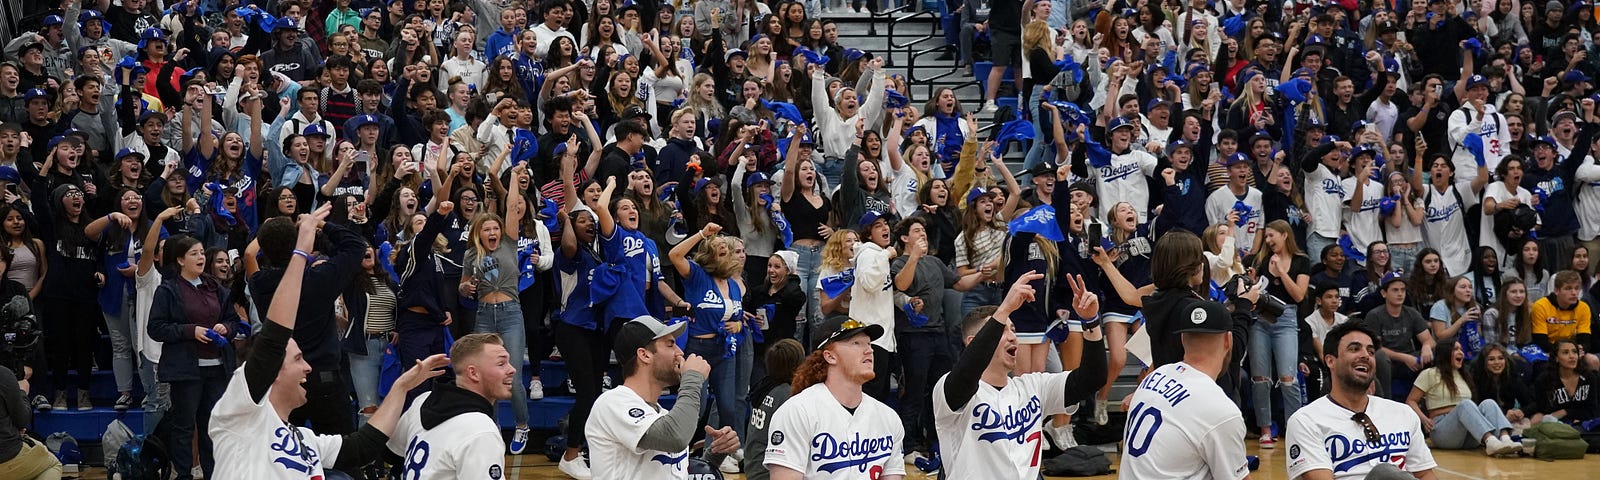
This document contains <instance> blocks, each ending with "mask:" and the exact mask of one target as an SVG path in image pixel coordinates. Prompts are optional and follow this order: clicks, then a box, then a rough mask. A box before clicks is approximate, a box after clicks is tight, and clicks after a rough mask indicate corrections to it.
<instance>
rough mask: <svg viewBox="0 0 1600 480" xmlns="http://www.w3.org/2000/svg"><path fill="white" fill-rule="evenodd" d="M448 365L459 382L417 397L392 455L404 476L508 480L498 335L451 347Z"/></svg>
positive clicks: (509, 372) (392, 442) (503, 367)
mask: <svg viewBox="0 0 1600 480" xmlns="http://www.w3.org/2000/svg"><path fill="white" fill-rule="evenodd" d="M424 247H426V246H424ZM450 364H451V370H453V371H454V372H455V377H456V381H455V382H453V383H445V382H439V383H437V384H435V385H434V386H433V391H431V392H427V393H424V394H422V395H418V396H417V399H416V401H415V402H413V403H412V404H411V408H408V409H406V411H405V413H404V414H402V415H401V416H400V421H399V422H398V424H397V425H396V426H395V432H394V435H393V436H391V437H389V451H391V452H394V454H396V455H400V456H402V457H404V460H403V461H401V462H400V465H401V471H402V473H401V477H403V478H493V479H499V478H504V466H503V463H504V462H505V458H506V457H505V455H503V454H501V452H504V451H506V445H505V440H504V439H503V438H501V437H500V425H499V424H498V423H495V419H494V404H495V402H499V401H501V400H509V399H510V398H511V388H512V386H511V384H512V380H513V379H514V378H515V377H516V373H517V370H516V368H515V367H513V366H512V365H511V354H510V353H509V352H507V351H506V347H505V345H504V344H502V343H501V342H500V336H499V335H495V334H493V333H474V334H471V335H467V336H464V337H461V338H460V339H458V340H456V343H455V344H454V345H452V346H451V347H450ZM391 395H393V394H392V393H391Z"/></svg>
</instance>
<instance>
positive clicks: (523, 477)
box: [80, 446, 1600, 480]
mask: <svg viewBox="0 0 1600 480" xmlns="http://www.w3.org/2000/svg"><path fill="white" fill-rule="evenodd" d="M1250 451H1251V453H1255V452H1256V448H1255V447H1254V446H1251V447H1250ZM1266 452H1267V455H1265V456H1263V457H1262V458H1261V469H1259V470H1257V471H1255V472H1253V473H1252V478H1254V479H1257V480H1263V479H1264V480H1286V479H1285V477H1286V475H1285V474H1286V473H1287V472H1285V471H1284V470H1283V456H1284V453H1283V452H1284V451H1283V449H1276V450H1267V451H1266ZM1433 455H1434V458H1435V459H1437V460H1438V461H1439V468H1438V469H1435V470H1434V473H1436V474H1438V477H1439V478H1440V479H1444V480H1456V479H1467V480H1488V479H1505V480H1522V479H1528V480H1532V479H1544V480H1577V479H1583V478H1597V477H1600V474H1597V473H1596V472H1595V471H1594V470H1595V468H1596V467H1600V461H1596V460H1597V458H1600V457H1588V458H1585V459H1583V460H1564V461H1559V462H1546V461H1541V460H1534V459H1532V458H1497V459H1490V458H1488V457H1485V456H1483V455H1482V453H1481V452H1478V451H1441V450H1434V452H1433ZM506 466H507V467H509V468H507V469H506V470H507V472H506V473H507V475H506V478H507V479H509V480H566V478H567V476H566V475H562V474H561V472H560V471H559V470H556V466H555V464H554V463H551V462H550V461H548V460H546V459H545V457H544V455H520V456H507V457H506ZM907 468H908V469H909V470H915V468H911V467H910V466H909V465H908V466H907ZM1112 468H1113V469H1115V468H1116V457H1115V455H1113V457H1112ZM726 477H727V480H735V479H743V478H744V477H743V476H740V475H727V476H726ZM80 478H82V479H83V480H99V479H103V478H105V473H104V470H103V469H98V468H96V469H91V470H90V471H88V472H85V473H84V474H83V476H81V477H80ZM909 478H910V479H911V480H924V479H929V478H932V477H928V476H926V475H923V474H922V473H921V472H916V473H912V474H911V476H910V477H909ZM1048 478H1058V477H1048ZM1059 478H1066V477H1059ZM1092 478H1100V479H1112V478H1117V477H1116V475H1115V474H1113V475H1105V476H1101V477H1092Z"/></svg>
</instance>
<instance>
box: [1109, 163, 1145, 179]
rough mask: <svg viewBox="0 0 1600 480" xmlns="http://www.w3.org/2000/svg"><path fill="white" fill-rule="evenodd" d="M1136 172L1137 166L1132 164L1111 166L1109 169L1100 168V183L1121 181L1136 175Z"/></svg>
mask: <svg viewBox="0 0 1600 480" xmlns="http://www.w3.org/2000/svg"><path fill="white" fill-rule="evenodd" d="M1138 171H1139V164H1137V163H1132V162H1130V163H1126V164H1122V165H1112V166H1109V167H1100V180H1102V181H1104V182H1106V183H1111V182H1115V181H1117V180H1122V179H1124V178H1127V177H1128V176H1129V175H1133V174H1134V173H1136V172H1138Z"/></svg>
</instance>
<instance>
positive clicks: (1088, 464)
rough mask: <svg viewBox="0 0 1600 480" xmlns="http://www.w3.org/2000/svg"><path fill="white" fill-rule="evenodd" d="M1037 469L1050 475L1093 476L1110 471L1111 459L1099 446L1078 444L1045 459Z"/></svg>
mask: <svg viewBox="0 0 1600 480" xmlns="http://www.w3.org/2000/svg"><path fill="white" fill-rule="evenodd" d="M1039 470H1040V471H1041V472H1043V473H1044V474H1045V475H1046V476H1051V477H1093V476H1096V475H1105V474H1108V473H1111V459H1110V458H1108V457H1106V453H1105V452H1102V451H1100V449H1099V448H1095V447H1090V446H1083V445H1080V446H1076V447H1072V448H1069V449H1066V450H1065V451H1063V452H1061V454H1060V455H1056V456H1054V457H1050V458H1048V459H1045V461H1044V463H1043V464H1041V465H1040V466H1039Z"/></svg>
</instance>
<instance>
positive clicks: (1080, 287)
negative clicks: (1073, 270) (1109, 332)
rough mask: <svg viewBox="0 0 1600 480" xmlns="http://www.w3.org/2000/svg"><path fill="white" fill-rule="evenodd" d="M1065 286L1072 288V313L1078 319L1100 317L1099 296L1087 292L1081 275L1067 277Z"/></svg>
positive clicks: (1086, 286)
mask: <svg viewBox="0 0 1600 480" xmlns="http://www.w3.org/2000/svg"><path fill="white" fill-rule="evenodd" d="M1067 285H1068V286H1070V287H1072V311H1073V312H1075V313H1077V314H1078V318H1082V319H1091V318H1095V317H1096V316H1098V315H1100V296H1099V295H1097V294H1095V293H1094V291H1092V290H1089V287H1088V285H1087V284H1086V283H1085V282H1084V281H1083V275H1067Z"/></svg>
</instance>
